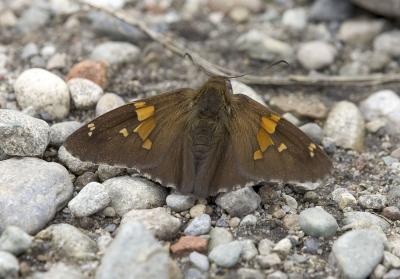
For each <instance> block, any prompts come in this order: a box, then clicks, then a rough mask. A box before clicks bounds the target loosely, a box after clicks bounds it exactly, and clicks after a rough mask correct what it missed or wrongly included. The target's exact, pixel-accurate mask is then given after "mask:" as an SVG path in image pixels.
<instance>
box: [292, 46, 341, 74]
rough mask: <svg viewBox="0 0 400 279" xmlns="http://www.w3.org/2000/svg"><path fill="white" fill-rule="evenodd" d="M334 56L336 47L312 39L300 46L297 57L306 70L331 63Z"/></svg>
mask: <svg viewBox="0 0 400 279" xmlns="http://www.w3.org/2000/svg"><path fill="white" fill-rule="evenodd" d="M335 56H336V49H335V48H334V47H333V46H332V45H330V44H328V43H325V42H322V41H312V42H308V43H304V44H303V45H301V46H300V48H299V51H298V53H297V59H298V60H299V61H300V63H301V65H302V66H303V67H304V68H306V69H308V70H319V69H322V68H324V67H327V66H329V65H331V64H332V63H333V62H334V60H335Z"/></svg>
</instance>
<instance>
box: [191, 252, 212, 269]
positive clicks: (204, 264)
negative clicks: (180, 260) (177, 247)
mask: <svg viewBox="0 0 400 279" xmlns="http://www.w3.org/2000/svg"><path fill="white" fill-rule="evenodd" d="M189 261H190V262H191V263H192V264H193V265H194V266H195V267H197V268H198V269H200V270H202V271H207V270H208V269H209V268H210V263H209V262H208V258H207V256H205V255H203V254H200V253H198V252H196V251H195V252H192V253H190V255H189Z"/></svg>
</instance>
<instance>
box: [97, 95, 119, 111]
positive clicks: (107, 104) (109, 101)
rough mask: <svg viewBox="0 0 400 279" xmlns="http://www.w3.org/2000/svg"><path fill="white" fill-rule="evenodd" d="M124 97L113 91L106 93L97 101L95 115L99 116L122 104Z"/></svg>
mask: <svg viewBox="0 0 400 279" xmlns="http://www.w3.org/2000/svg"><path fill="white" fill-rule="evenodd" d="M124 104H125V102H124V99H122V98H121V97H120V96H118V95H117V94H114V93H106V94H104V95H103V96H101V98H100V99H99V101H98V102H97V105H96V116H100V115H103V114H105V113H106V112H109V111H111V110H113V109H116V108H118V107H120V106H122V105H124Z"/></svg>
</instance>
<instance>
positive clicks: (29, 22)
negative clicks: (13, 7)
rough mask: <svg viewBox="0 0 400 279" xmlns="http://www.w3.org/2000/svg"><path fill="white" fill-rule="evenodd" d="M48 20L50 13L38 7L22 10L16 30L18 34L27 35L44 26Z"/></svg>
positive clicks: (33, 6)
mask: <svg viewBox="0 0 400 279" xmlns="http://www.w3.org/2000/svg"><path fill="white" fill-rule="evenodd" d="M49 19H50V12H49V10H47V9H43V8H42V7H39V6H38V5H32V6H30V7H29V8H28V9H24V10H23V12H22V15H21V16H20V17H19V19H18V21H17V25H16V28H17V30H18V31H19V32H21V33H23V34H27V33H29V32H32V31H35V30H38V29H39V28H41V27H43V26H45V25H46V23H47V22H48V21H49Z"/></svg>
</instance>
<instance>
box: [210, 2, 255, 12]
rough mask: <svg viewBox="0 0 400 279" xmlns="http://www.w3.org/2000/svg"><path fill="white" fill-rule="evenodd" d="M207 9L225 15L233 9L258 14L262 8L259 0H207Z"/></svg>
mask: <svg viewBox="0 0 400 279" xmlns="http://www.w3.org/2000/svg"><path fill="white" fill-rule="evenodd" d="M207 2H208V7H209V8H210V9H211V10H212V11H218V12H223V13H227V12H229V11H230V10H232V9H233V8H236V7H243V8H246V9H248V10H249V11H251V12H254V13H256V12H260V11H261V10H262V8H263V3H262V1H260V0H234V1H218V0H208V1H207Z"/></svg>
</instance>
